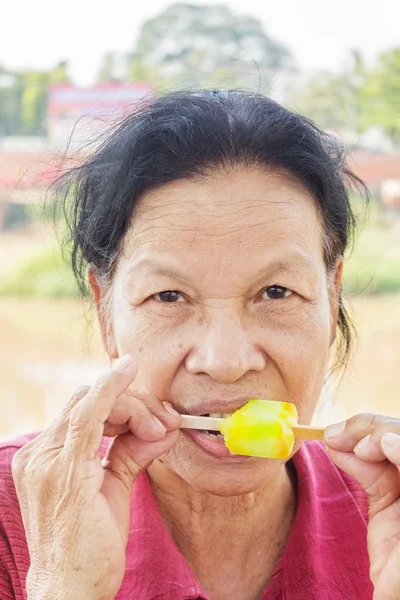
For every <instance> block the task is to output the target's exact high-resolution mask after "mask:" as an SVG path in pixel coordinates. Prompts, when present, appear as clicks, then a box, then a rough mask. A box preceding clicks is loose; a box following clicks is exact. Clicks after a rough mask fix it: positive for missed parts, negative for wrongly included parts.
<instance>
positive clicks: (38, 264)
mask: <svg viewBox="0 0 400 600" xmlns="http://www.w3.org/2000/svg"><path fill="white" fill-rule="evenodd" d="M5 296H18V297H20V296H29V297H42V298H62V297H73V296H78V290H77V287H76V284H75V280H74V278H73V275H72V271H71V268H70V267H69V265H68V264H67V263H66V262H65V261H64V260H63V258H62V256H61V252H60V249H59V248H58V247H51V248H46V249H45V250H43V251H42V252H40V253H38V254H36V255H34V256H32V257H31V258H29V259H28V260H25V261H24V262H22V263H21V264H20V265H19V266H18V267H17V268H16V269H15V270H14V271H13V273H12V274H11V275H10V276H8V277H7V278H6V279H5V281H4V282H1V284H0V297H5Z"/></svg>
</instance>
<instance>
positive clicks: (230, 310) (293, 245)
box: [104, 167, 341, 495]
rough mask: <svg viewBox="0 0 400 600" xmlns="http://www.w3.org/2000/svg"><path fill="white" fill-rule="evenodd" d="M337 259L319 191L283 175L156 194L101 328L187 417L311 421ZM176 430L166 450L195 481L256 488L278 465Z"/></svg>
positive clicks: (208, 486) (330, 334) (140, 218)
mask: <svg viewBox="0 0 400 600" xmlns="http://www.w3.org/2000/svg"><path fill="white" fill-rule="evenodd" d="M340 271H341V265H339V267H338V268H337V270H336V274H335V273H333V274H331V275H327V272H326V268H325V265H324V260H323V235H322V225H321V220H320V217H319V215H318V212H317V210H316V206H315V203H314V201H313V199H312V197H311V196H310V195H309V194H308V193H307V192H306V191H305V190H302V188H301V187H300V186H296V185H295V184H294V183H293V181H291V180H290V179H289V178H287V177H285V176H284V175H282V174H278V173H273V172H266V171H261V170H256V169H248V168H245V167H240V168H239V167H238V168H236V169H232V170H229V171H226V172H225V173H221V172H218V173H217V172H215V173H213V174H211V175H210V176H209V177H206V178H203V179H198V180H182V181H176V182H173V183H170V184H168V185H165V186H163V187H162V188H160V189H158V190H155V191H154V190H153V191H150V192H148V193H147V194H146V195H145V196H144V197H143V199H142V200H141V202H140V205H139V207H138V209H137V211H136V214H135V218H134V220H133V224H132V226H131V228H130V230H129V231H128V233H127V235H126V239H125V241H124V247H123V251H122V253H121V256H120V258H119V260H118V264H117V267H116V271H115V276H114V280H113V288H112V290H111V297H110V305H109V314H110V322H109V324H108V327H107V326H106V325H105V326H104V329H105V330H107V332H104V335H105V338H106V343H107V348H108V352H109V353H110V355H111V356H112V357H117V356H122V355H123V354H125V353H130V354H132V355H133V356H134V358H135V359H136V361H137V363H138V375H137V378H136V380H135V383H134V387H136V388H138V389H147V390H150V391H152V392H154V393H155V394H156V395H157V396H158V397H159V398H160V400H162V401H168V402H171V403H172V404H173V405H174V407H175V408H176V409H177V410H178V411H179V412H181V413H189V414H190V413H192V414H209V413H229V412H233V411H234V410H235V409H237V408H239V407H240V406H242V405H243V404H244V403H245V401H246V399H249V398H254V397H256V398H265V399H270V400H281V401H289V402H294V403H295V404H296V406H297V409H298V412H299V415H300V422H303V423H307V422H309V421H310V419H311V417H312V414H313V411H314V408H315V405H316V403H317V401H318V398H319V396H320V392H321V388H322V385H323V382H324V378H325V375H326V369H327V362H328V355H329V349H330V346H331V344H332V342H333V340H334V337H335V329H336V321H337V294H338V287H339V284H340V281H339V280H340ZM216 444H220V446H223V443H222V442H220V441H217V439H216V438H215V437H213V438H212V439H209V436H208V435H207V434H205V433H202V434H199V435H197V438H196V439H194V438H193V437H191V435H190V434H188V433H187V432H182V433H181V435H180V440H179V442H178V444H177V445H176V446H175V447H174V448H173V450H172V451H171V452H170V453H169V454H168V456H166V457H165V461H164V462H166V463H168V465H169V467H170V468H171V469H173V470H174V471H175V472H176V473H177V474H178V475H180V476H181V477H182V478H183V479H184V480H186V481H187V482H188V483H190V484H191V485H193V486H194V487H196V488H197V489H200V490H204V491H209V492H212V493H216V494H222V495H230V494H232V495H233V494H239V493H244V492H247V491H252V490H254V489H257V487H258V486H260V485H262V483H263V482H265V477H266V475H267V476H268V474H270V475H271V473H272V472H274V471H275V470H276V469H277V468H278V466H282V465H281V463H279V461H270V460H265V459H255V458H252V459H246V458H239V457H235V458H226V457H222V456H220V454H221V452H219V450H218V447H217V446H216Z"/></svg>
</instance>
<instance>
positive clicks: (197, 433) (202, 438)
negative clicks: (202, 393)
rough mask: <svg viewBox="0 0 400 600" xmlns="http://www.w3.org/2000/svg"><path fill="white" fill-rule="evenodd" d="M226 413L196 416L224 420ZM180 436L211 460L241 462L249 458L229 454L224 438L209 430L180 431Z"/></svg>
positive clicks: (218, 433)
mask: <svg viewBox="0 0 400 600" xmlns="http://www.w3.org/2000/svg"><path fill="white" fill-rule="evenodd" d="M228 414H230V413H228V412H210V413H205V412H203V413H200V414H199V415H198V416H201V417H213V418H224V417H226V416H227V415H228ZM181 434H182V435H184V436H186V437H188V438H189V439H190V440H191V441H192V442H194V444H195V445H196V446H197V447H198V448H200V450H201V451H202V452H205V453H206V454H208V455H209V456H212V457H213V458H217V459H220V460H221V459H222V460H224V461H225V462H226V461H228V462H233V463H237V462H243V461H244V460H249V458H250V457H249V456H239V455H235V454H231V453H230V452H229V450H228V448H227V447H226V446H225V441H224V436H223V435H222V434H221V433H220V432H219V431H214V430H212V429H210V430H196V429H182V430H181Z"/></svg>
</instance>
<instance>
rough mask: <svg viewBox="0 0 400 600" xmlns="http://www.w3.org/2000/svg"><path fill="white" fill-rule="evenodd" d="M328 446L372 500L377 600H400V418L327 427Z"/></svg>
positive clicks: (366, 417)
mask: <svg viewBox="0 0 400 600" xmlns="http://www.w3.org/2000/svg"><path fill="white" fill-rule="evenodd" d="M340 429H342V431H340ZM325 442H326V445H327V449H328V452H329V454H330V456H331V458H332V460H333V461H334V462H335V464H336V465H337V466H338V467H339V468H340V469H342V470H343V471H345V472H346V473H347V474H348V475H350V476H351V477H353V478H354V479H355V480H356V481H358V483H359V484H360V485H361V486H362V488H363V489H364V490H365V492H366V494H367V496H368V500H369V516H370V520H369V526H368V552H369V557H370V563H371V571H370V574H371V579H372V583H373V584H374V587H375V593H374V600H399V598H400V419H392V418H389V417H383V416H380V415H372V414H360V415H356V416H355V417H352V418H351V419H348V420H347V421H346V422H345V423H337V424H335V425H331V426H329V427H327V429H326V432H325Z"/></svg>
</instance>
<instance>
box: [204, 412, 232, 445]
mask: <svg viewBox="0 0 400 600" xmlns="http://www.w3.org/2000/svg"><path fill="white" fill-rule="evenodd" d="M228 414H230V413H217V412H213V413H204V414H202V415H199V416H200V417H211V418H213V419H224V418H225V417H227V416H228ZM203 433H205V434H206V435H212V436H213V437H216V438H217V439H220V440H223V439H224V436H223V435H222V434H221V433H220V432H219V431H214V430H213V429H204V430H203Z"/></svg>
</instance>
